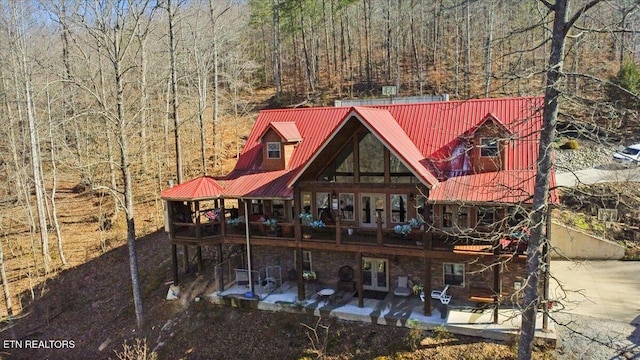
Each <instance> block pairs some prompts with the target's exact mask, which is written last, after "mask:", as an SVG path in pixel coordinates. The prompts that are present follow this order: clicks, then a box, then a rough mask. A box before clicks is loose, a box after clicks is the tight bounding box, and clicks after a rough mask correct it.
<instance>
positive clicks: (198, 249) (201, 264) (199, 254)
mask: <svg viewBox="0 0 640 360" xmlns="http://www.w3.org/2000/svg"><path fill="white" fill-rule="evenodd" d="M196 256H197V258H198V272H202V269H203V268H204V262H203V261H202V246H199V245H198V246H197V247H196Z"/></svg>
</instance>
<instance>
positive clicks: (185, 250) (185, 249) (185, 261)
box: [182, 245, 189, 274]
mask: <svg viewBox="0 0 640 360" xmlns="http://www.w3.org/2000/svg"><path fill="white" fill-rule="evenodd" d="M182 268H183V269H184V273H185V274H186V273H188V272H189V246H187V245H182Z"/></svg>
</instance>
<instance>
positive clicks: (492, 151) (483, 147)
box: [480, 138, 500, 157]
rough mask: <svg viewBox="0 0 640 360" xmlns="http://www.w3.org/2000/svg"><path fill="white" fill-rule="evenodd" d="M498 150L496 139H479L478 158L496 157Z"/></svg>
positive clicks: (498, 153)
mask: <svg viewBox="0 0 640 360" xmlns="http://www.w3.org/2000/svg"><path fill="white" fill-rule="evenodd" d="M499 155H500V149H499V148H498V139H495V138H483V139H480V156H482V157H498V156H499Z"/></svg>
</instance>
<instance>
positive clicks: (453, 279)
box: [442, 263, 464, 287]
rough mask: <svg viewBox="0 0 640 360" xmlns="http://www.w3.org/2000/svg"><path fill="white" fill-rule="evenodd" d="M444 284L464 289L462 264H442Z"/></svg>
mask: <svg viewBox="0 0 640 360" xmlns="http://www.w3.org/2000/svg"><path fill="white" fill-rule="evenodd" d="M442 266H443V272H444V277H443V278H444V284H445V285H450V286H461V287H464V264H455V263H444V264H442Z"/></svg>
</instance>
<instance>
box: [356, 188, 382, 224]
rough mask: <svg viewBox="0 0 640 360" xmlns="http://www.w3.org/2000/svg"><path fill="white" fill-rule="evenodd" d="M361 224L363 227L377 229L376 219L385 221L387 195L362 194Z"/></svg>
mask: <svg viewBox="0 0 640 360" xmlns="http://www.w3.org/2000/svg"><path fill="white" fill-rule="evenodd" d="M360 208H361V209H360V224H361V225H362V226H363V227H375V226H376V219H377V216H378V214H379V216H381V217H382V224H383V225H384V219H385V195H384V194H360Z"/></svg>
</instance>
